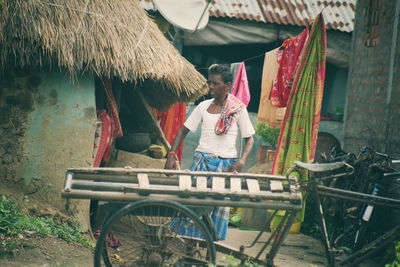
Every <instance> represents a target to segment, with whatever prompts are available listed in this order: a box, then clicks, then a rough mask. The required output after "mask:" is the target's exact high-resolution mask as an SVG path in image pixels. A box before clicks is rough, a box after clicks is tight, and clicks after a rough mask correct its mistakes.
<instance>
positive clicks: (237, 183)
mask: <svg viewBox="0 0 400 267" xmlns="http://www.w3.org/2000/svg"><path fill="white" fill-rule="evenodd" d="M241 191H242V180H241V179H240V178H231V192H232V193H235V192H238V193H239V192H241Z"/></svg>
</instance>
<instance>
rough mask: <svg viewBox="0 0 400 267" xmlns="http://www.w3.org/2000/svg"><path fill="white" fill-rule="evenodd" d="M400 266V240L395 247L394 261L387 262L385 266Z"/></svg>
mask: <svg viewBox="0 0 400 267" xmlns="http://www.w3.org/2000/svg"><path fill="white" fill-rule="evenodd" d="M399 266H400V241H397V242H396V244H395V249H394V261H393V262H392V263H389V264H386V265H385V267H399Z"/></svg>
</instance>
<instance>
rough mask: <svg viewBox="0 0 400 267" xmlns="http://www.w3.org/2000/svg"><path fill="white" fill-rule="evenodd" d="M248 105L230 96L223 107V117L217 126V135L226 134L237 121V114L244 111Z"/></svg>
mask: <svg viewBox="0 0 400 267" xmlns="http://www.w3.org/2000/svg"><path fill="white" fill-rule="evenodd" d="M245 107H246V105H245V104H244V103H243V102H242V101H241V100H240V99H239V98H237V97H236V96H234V95H231V94H228V97H227V98H226V99H225V101H224V104H223V106H222V111H221V115H220V116H219V118H218V121H217V123H216V124H215V128H214V131H215V134H216V135H223V134H226V133H227V132H228V131H229V129H230V128H231V126H232V124H233V123H234V122H235V120H236V113H238V112H239V111H241V110H242V109H244V108H245Z"/></svg>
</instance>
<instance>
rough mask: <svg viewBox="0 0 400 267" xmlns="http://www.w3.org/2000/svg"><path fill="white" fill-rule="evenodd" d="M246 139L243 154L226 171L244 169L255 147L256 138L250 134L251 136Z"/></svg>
mask: <svg viewBox="0 0 400 267" xmlns="http://www.w3.org/2000/svg"><path fill="white" fill-rule="evenodd" d="M244 140H245V143H244V149H243V153H242V156H241V157H240V159H239V160H238V161H237V162H236V163H235V164H233V165H232V166H230V167H229V168H227V169H226V170H225V171H226V172H241V171H242V169H243V166H244V165H245V164H246V161H247V158H248V157H249V155H250V152H251V150H252V149H253V145H254V139H253V136H250V137H247V138H244Z"/></svg>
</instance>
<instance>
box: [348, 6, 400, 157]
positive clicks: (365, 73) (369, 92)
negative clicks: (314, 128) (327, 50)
mask: <svg viewBox="0 0 400 267" xmlns="http://www.w3.org/2000/svg"><path fill="white" fill-rule="evenodd" d="M396 4H397V7H396ZM399 5H400V1H399V0H396V1H393V0H382V1H377V0H370V1H357V7H356V16H355V18H356V20H355V32H354V34H353V36H354V37H353V38H354V39H353V54H352V59H351V62H350V72H349V82H348V86H347V97H346V100H347V103H346V109H345V125H344V147H345V149H346V150H347V151H357V150H358V149H359V148H360V147H362V146H370V147H374V148H376V149H378V150H380V151H386V152H387V153H395V152H399V151H400V135H399V134H398V132H399V130H400V123H399V119H398V118H399V117H400V75H399V74H400V64H399V63H400V34H399V25H400V24H399V21H398V16H399ZM391 77H393V80H391Z"/></svg>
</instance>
